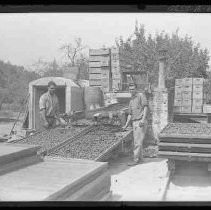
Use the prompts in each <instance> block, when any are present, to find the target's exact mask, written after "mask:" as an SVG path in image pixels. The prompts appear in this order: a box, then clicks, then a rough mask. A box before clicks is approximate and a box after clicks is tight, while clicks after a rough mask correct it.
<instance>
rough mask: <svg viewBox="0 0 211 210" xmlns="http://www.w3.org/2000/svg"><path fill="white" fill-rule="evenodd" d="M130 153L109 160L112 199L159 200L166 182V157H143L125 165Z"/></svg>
mask: <svg viewBox="0 0 211 210" xmlns="http://www.w3.org/2000/svg"><path fill="white" fill-rule="evenodd" d="M130 158H131V157H130V155H128V156H125V157H118V158H117V159H116V160H113V161H111V162H109V173H110V175H111V191H112V193H113V197H112V200H113V201H161V199H162V195H163V192H164V188H165V185H166V183H167V179H168V177H167V176H166V175H167V164H166V159H159V158H145V162H144V163H142V164H139V165H136V166H127V163H128V161H130Z"/></svg>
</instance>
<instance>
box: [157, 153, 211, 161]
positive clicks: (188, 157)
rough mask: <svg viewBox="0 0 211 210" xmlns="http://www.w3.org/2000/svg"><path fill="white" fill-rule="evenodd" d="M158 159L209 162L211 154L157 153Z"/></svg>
mask: <svg viewBox="0 0 211 210" xmlns="http://www.w3.org/2000/svg"><path fill="white" fill-rule="evenodd" d="M158 157H161V158H168V159H174V160H185V161H202V162H211V154H207V153H189V152H172V151H159V152H158Z"/></svg>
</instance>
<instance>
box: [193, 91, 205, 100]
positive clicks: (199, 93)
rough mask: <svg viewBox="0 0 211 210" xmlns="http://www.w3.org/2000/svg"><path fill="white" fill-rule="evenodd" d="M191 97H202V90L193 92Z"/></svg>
mask: <svg viewBox="0 0 211 210" xmlns="http://www.w3.org/2000/svg"><path fill="white" fill-rule="evenodd" d="M193 99H203V92H201V91H199V92H193Z"/></svg>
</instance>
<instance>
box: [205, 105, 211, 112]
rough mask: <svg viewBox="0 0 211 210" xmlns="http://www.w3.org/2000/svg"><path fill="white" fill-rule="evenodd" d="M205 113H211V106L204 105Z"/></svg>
mask: <svg viewBox="0 0 211 210" xmlns="http://www.w3.org/2000/svg"><path fill="white" fill-rule="evenodd" d="M203 113H211V104H204V105H203Z"/></svg>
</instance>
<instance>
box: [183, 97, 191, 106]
mask: <svg viewBox="0 0 211 210" xmlns="http://www.w3.org/2000/svg"><path fill="white" fill-rule="evenodd" d="M181 105H182V106H191V105H192V100H191V99H182V100H181Z"/></svg>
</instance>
